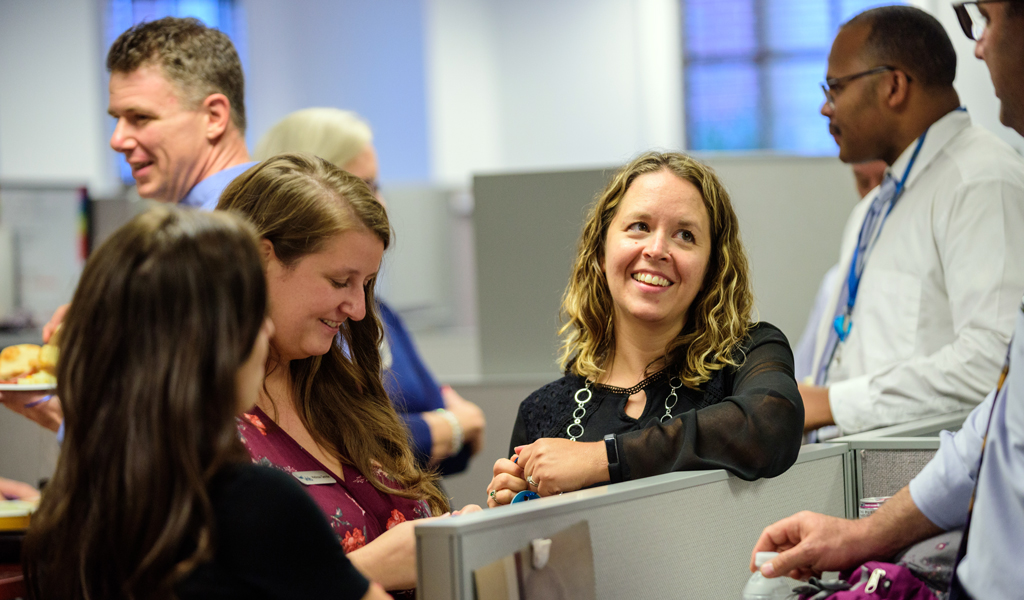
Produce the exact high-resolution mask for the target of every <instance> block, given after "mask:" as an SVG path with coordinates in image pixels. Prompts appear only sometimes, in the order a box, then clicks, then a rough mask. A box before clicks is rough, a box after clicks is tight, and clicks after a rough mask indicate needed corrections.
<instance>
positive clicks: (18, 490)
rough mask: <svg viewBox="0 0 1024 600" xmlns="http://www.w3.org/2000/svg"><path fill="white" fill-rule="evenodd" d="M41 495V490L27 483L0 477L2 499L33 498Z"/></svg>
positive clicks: (0, 497) (0, 496)
mask: <svg viewBox="0 0 1024 600" xmlns="http://www.w3.org/2000/svg"><path fill="white" fill-rule="evenodd" d="M38 497H39V490H37V489H36V488H34V487H32V486H30V485H29V484H27V483H22V482H20V481H14V480H13V479H5V478H3V477H0V500H3V499H7V500H31V499H33V498H38Z"/></svg>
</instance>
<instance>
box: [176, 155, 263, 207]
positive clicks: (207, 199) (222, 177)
mask: <svg viewBox="0 0 1024 600" xmlns="http://www.w3.org/2000/svg"><path fill="white" fill-rule="evenodd" d="M255 164H256V163H255V162H247V163H242V164H240V165H235V166H233V167H228V168H227V169H224V170H223V171H218V172H217V173H214V174H213V175H210V176H209V177H207V178H206V179H204V180H202V181H200V182H199V183H197V184H195V185H194V186H192V189H191V190H189V191H188V193H187V194H185V197H184V198H182V199H181V205H182V206H188V207H189V208H198V209H199V210H207V211H209V210H214V209H216V208H217V203H218V202H220V195H221V192H223V191H224V188H226V187H228V184H230V183H231V182H232V181H234V180H235V177H238V176H239V175H241V174H242V173H244V172H245V171H246V169H248V168H249V167H251V166H253V165H255Z"/></svg>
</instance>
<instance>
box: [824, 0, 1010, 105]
mask: <svg viewBox="0 0 1024 600" xmlns="http://www.w3.org/2000/svg"><path fill="white" fill-rule="evenodd" d="M993 1H996V2H998V1H1003V0H993ZM899 70H900V69H897V68H896V67H890V66H888V65H882V66H881V67H875V68H873V69H868V70H867V71H861V72H860V73H854V74H853V75H846V76H843V77H833V78H831V79H826V80H825V82H824V83H822V84H821V91H822V92H825V102H827V103H828V107H829V108H831V109H835V107H836V98H835V95H834V92H835V91H836V89H837V88H840V87H842V86H844V85H846V84H847V83H850V82H851V81H853V80H854V79H860V78H861V77H867V76H868V75H875V74H877V73H885V72H886V71H899ZM907 81H913V79H911V78H910V75H907Z"/></svg>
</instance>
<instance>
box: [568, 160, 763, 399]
mask: <svg viewBox="0 0 1024 600" xmlns="http://www.w3.org/2000/svg"><path fill="white" fill-rule="evenodd" d="M659 171H669V172H671V173H672V174H674V175H676V176H677V177H679V178H680V179H682V180H684V181H688V182H690V183H692V184H693V185H694V186H695V187H696V188H697V189H698V190H699V191H700V194H701V198H702V199H703V200H704V207H705V208H706V209H707V211H708V220H709V222H710V224H711V256H710V257H709V259H708V266H707V270H706V272H705V275H704V282H703V284H702V285H701V289H700V291H699V292H698V293H697V297H696V298H694V300H693V303H692V304H691V305H690V309H689V312H688V316H687V319H686V326H685V327H683V329H682V331H680V332H679V335H678V336H677V337H676V338H675V339H673V340H672V341H671V342H670V343H669V344H668V346H667V347H666V348H665V354H664V356H663V358H665V359H666V364H670V365H671V364H678V365H681V368H682V371H681V373H679V377H680V379H682V381H683V383H684V384H685V385H686V386H688V387H691V388H697V387H699V386H700V384H702V383H704V382H705V381H707V380H709V379H711V376H712V374H713V373H714V371H717V370H719V369H722V368H723V367H725V366H726V365H730V366H738V362H737V359H736V358H734V356H733V355H734V353H735V350H736V348H737V347H738V346H739V344H740V343H741V342H742V341H743V339H744V338H745V337H746V336H747V332H748V330H749V329H750V327H751V326H752V322H751V320H750V313H751V310H752V308H753V303H754V297H753V293H752V292H751V289H750V276H749V274H748V267H747V256H746V253H745V252H744V250H743V243H742V242H741V241H740V228H739V222H738V220H737V219H736V213H735V212H734V211H733V209H732V202H731V201H730V200H729V194H728V192H726V191H725V187H724V186H723V185H722V182H721V181H720V180H719V179H718V176H717V175H715V172H714V171H712V170H711V169H710V168H709V167H708V166H707V165H704V164H702V163H700V162H698V161H696V160H694V159H693V158H690V157H689V156H686V155H684V154H679V153H676V152H666V153H659V152H647V153H645V154H642V155H641V156H639V157H637V158H636V159H634V160H633V161H632V162H630V163H629V164H627V165H626V166H624V167H623V168H622V169H621V170H619V172H618V173H616V174H615V176H614V177H613V178H612V180H611V182H609V183H608V186H607V187H605V189H604V191H603V192H602V193H601V194H600V195H599V196H598V198H597V200H596V201H595V202H594V204H593V205H592V206H591V208H590V211H589V213H588V215H587V219H586V222H585V224H584V225H583V232H582V234H581V235H580V241H579V244H578V246H577V251H576V260H575V262H574V264H573V268H572V274H571V276H570V278H569V285H568V286H567V287H566V288H565V294H564V295H563V296H562V319H563V322H564V325H562V328H561V329H560V330H559V335H560V336H561V337H562V350H561V357H560V362H561V366H562V369H563V370H571V371H572V372H573V373H575V374H577V375H579V376H581V377H585V378H587V379H594V380H596V379H598V378H599V377H600V376H601V375H602V374H603V373H604V371H605V370H606V368H607V367H608V366H609V365H610V364H611V361H612V359H613V358H614V351H615V330H614V325H613V324H614V315H615V309H614V300H613V298H612V296H611V293H610V292H609V290H608V280H607V277H606V276H605V273H604V246H605V240H606V236H607V234H608V227H609V225H610V224H611V222H612V219H614V218H615V213H616V212H617V210H618V208H619V205H620V204H621V202H622V198H623V196H625V195H626V191H627V190H628V189H629V186H630V185H631V184H632V183H633V181H635V180H636V178H637V177H639V176H641V175H645V174H648V173H657V172H659ZM741 360H742V359H741ZM655 362H657V361H655ZM652 365H653V363H652Z"/></svg>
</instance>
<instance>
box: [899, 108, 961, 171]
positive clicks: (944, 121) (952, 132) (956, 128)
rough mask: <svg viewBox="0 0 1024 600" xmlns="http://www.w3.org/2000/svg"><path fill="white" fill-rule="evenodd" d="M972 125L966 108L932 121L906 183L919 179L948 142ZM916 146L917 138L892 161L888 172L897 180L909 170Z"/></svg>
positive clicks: (957, 109)
mask: <svg viewBox="0 0 1024 600" xmlns="http://www.w3.org/2000/svg"><path fill="white" fill-rule="evenodd" d="M970 126H971V116H970V115H968V114H967V110H966V109H964V108H956V109H953V110H951V111H949V112H948V113H946V114H945V115H943V116H942V118H940V119H939V120H938V121H935V122H934V123H932V124H931V126H930V127H929V128H928V134H927V135H926V136H925V138H924V144H922V145H921V151H920V152H919V153H918V155H917V159H916V160H915V161H914V167H913V168H912V169H911V170H910V175H909V176H908V177H907V182H906V183H905V184H904V185H905V186H906V187H910V185H911V184H913V182H914V181H915V180H916V179H917V176H918V175H920V174H921V173H924V172H925V170H926V169H927V167H928V165H929V164H931V162H932V160H933V159H934V158H935V157H936V156H938V155H939V153H940V152H942V149H943V148H944V147H945V146H946V144H948V143H949V141H950V140H952V139H953V138H954V137H956V135H957V134H958V133H960V132H961V131H963V130H964V129H967V128H968V127H970ZM916 147H917V139H914V141H913V142H911V144H910V145H909V146H907V147H906V148H904V150H903V153H902V154H900V157H899V158H897V159H896V162H894V163H892V166H891V167H889V170H888V173H889V175H891V176H892V177H893V178H895V179H896V181H899V180H900V179H902V178H903V173H904V172H905V171H906V170H907V165H908V164H909V163H910V157H911V156H912V155H913V154H914V148H916Z"/></svg>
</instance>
